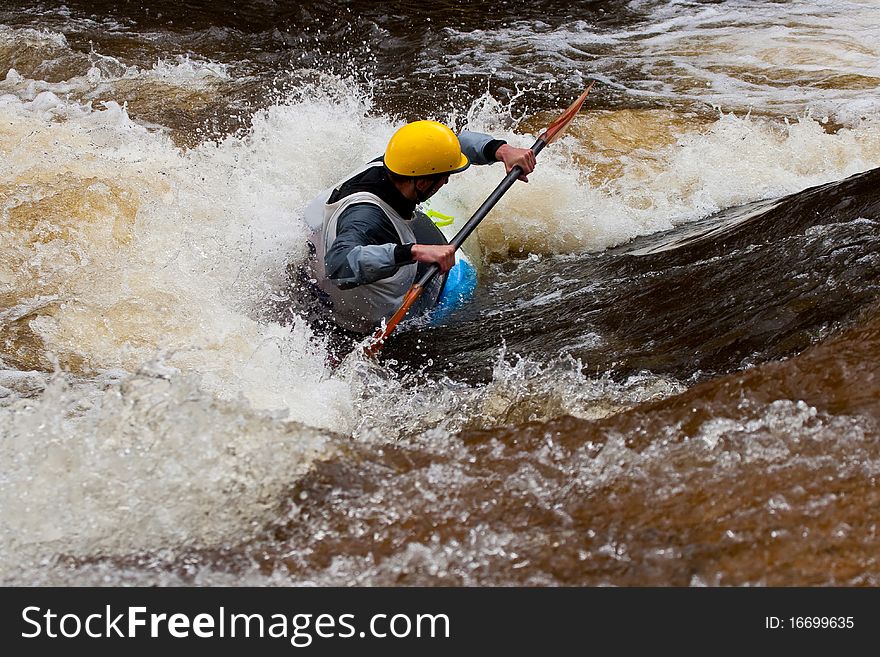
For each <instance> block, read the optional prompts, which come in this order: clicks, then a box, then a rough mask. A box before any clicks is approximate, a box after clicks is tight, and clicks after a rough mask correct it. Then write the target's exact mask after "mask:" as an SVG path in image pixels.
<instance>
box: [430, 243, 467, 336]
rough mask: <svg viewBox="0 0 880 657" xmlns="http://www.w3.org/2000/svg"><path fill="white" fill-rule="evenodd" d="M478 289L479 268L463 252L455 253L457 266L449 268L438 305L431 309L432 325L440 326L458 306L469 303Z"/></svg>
mask: <svg viewBox="0 0 880 657" xmlns="http://www.w3.org/2000/svg"><path fill="white" fill-rule="evenodd" d="M476 289H477V270H476V268H475V267H474V266H473V265H472V264H471V263H470V261H469V260H468V259H467V258H466V257H465V256H463V255H461V252H460V251H459V252H458V253H456V254H455V266H454V267H453V268H452V269H450V270H449V273H448V274H447V276H446V283H445V285H444V286H443V290H442V291H441V292H440V298H439V299H438V300H437V305H436V306H434V309H433V310H432V311H431V326H439V325H441V324H443V323H444V322H445V321H446V319H447V318H448V317H449V315H451V314H452V313H453V312H454V311H455V310H456V309H457V308H460V307H461V306H463V305H464V304H466V303H468V302H469V301H470V300H471V299H472V298H473V296H474V292H475V291H476Z"/></svg>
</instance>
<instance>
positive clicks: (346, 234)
mask: <svg viewBox="0 0 880 657" xmlns="http://www.w3.org/2000/svg"><path fill="white" fill-rule="evenodd" d="M493 162H503V163H504V165H505V167H506V169H507V171H510V170H511V169H512V168H513V167H514V166H517V165H518V166H520V167H521V168H522V170H523V175H522V176H521V180H523V181H526V182H528V178H527V176H528V174H529V173H531V172H532V171H533V170H534V168H535V154H534V153H533V152H532V151H531V150H530V149H528V148H515V147H513V146H511V145H509V144H508V143H507V142H506V141H504V140H500V139H493V138H492V137H491V136H490V135H485V134H482V133H478V132H471V131H467V130H465V131H462V132H461V133H459V134H458V135H456V134H455V133H454V132H453V131H452V130H450V129H449V128H448V127H447V126H445V125H443V124H442V123H438V122H436V121H415V122H413V123H408V124H407V125H405V126H403V127H402V128H400V129H399V130H397V131H396V132H395V133H394V134H393V135H392V137H391V139H390V140H389V142H388V146H387V147H386V149H385V154H384V156H382V157H379V158H377V159H375V160H373V161H372V162H369V163H368V164H366V165H365V166H364V167H362V168H361V169H360V170H358V171H356V172H355V173H353V174H352V175H350V176H348V178H346V179H345V180H344V181H343V182H341V183H339V184H337V185H336V186H334V187H333V188H331V189H328V190H325V191H323V192H322V193H321V194H319V195H318V196H317V197H316V198H315V199H314V200H313V201H312V202H311V203H310V204H309V206H308V207H307V208H306V211H305V220H306V223H307V224H308V226H309V228H310V231H311V235H310V239H309V243H310V249H311V257H310V258H309V261H308V264H307V267H306V268H305V271H304V273H305V275H306V276H307V277H308V282H309V283H310V285H311V291H312V294H313V295H314V296H315V299H316V300H317V301H318V302H319V306H320V307H321V308H322V310H323V314H324V315H325V316H326V317H329V318H330V319H331V320H332V322H333V323H334V324H335V325H337V326H338V327H341V328H342V329H344V331H346V332H348V333H349V335H350V336H351V337H355V336H357V337H362V336H364V335H367V334H369V333H371V332H372V331H373V330H375V329H376V327H377V326H379V325H380V324H381V322H382V321H383V320H385V319H387V318H389V317H390V316H391V315H392V314H393V313H394V311H395V310H397V308H398V307H399V306H400V304H401V302H402V299H403V296H404V294H405V293H406V291H407V290H408V289H409V287H410V285H411V284H412V283H413V281H414V279H415V276H416V271H417V267H418V265H419V264H420V263H424V265H428V264H430V263H437V265H439V267H440V270H441V272H443V273H445V272H448V271H449V269H451V268H452V266H453V265H454V264H455V249H454V248H453V247H452V246H450V245H448V244H445V240H441V241H442V242H443V243H439V244H437V243H435V244H430V243H425V242H426V241H430V240H425V239H419V237H418V235H417V233H418V232H419V228H418V225H417V222H418V220H419V219H422V220H423V221H425V222H427V223H429V224H430V219H427V218H425V217H424V215H422V214H421V213H418V212H416V206H417V205H418V204H419V203H421V202H424V201H426V200H427V199H429V198H430V197H431V196H433V195H434V194H436V193H437V191H438V190H439V189H440V188H441V187H443V185H445V184H446V183H447V182H448V181H449V177H450V176H451V175H452V174H454V173H460V172H461V171H464V170H465V169H466V168H468V166H470V165H471V164H478V165H480V164H491V163H493ZM430 227H431V228H432V229H434V227H433V224H430ZM434 230H435V231H436V229H434ZM421 232H423V233H424V230H422V231H421ZM436 232H437V234H440V233H439V231H436ZM434 280H436V281H437V284H436V285H435V288H436V289H434V290H431V291H430V293H429V291H428V290H426V292H425V294H423V295H422V298H421V299H420V306H421V307H420V308H415V309H414V314H415V313H418V312H421V311H424V310H426V309H428V308H430V307H432V306H433V305H434V304H435V303H436V302H437V296H438V295H439V292H440V287H441V285H442V280H443V277H441V276H435V277H434Z"/></svg>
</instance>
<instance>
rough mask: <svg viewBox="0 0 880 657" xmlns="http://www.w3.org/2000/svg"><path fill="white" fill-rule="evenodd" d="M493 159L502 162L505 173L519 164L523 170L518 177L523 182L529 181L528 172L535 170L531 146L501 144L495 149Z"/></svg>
mask: <svg viewBox="0 0 880 657" xmlns="http://www.w3.org/2000/svg"><path fill="white" fill-rule="evenodd" d="M495 159H496V160H498V161H499V162H504V168H505V169H507V173H510V170H511V169H513V167H515V166H517V165H519V167H520V168H521V169H522V170H523V172H522V175H521V176H520V177H519V179H520V180H522V181H523V182H529V174H530V173H531V172H532V171H534V170H535V154H534V153H533V152H532V149H531V148H514V147H513V146H511V145H510V144H502V145H501V146H499V147H498V150H497V151H495Z"/></svg>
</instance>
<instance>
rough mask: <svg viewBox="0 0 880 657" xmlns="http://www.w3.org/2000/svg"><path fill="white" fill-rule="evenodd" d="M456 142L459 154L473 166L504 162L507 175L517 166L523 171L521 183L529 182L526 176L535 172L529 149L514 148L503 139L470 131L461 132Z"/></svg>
mask: <svg viewBox="0 0 880 657" xmlns="http://www.w3.org/2000/svg"><path fill="white" fill-rule="evenodd" d="M458 142H459V143H460V144H461V152H462V153H464V154H465V155H467V158H468V159H469V160H470V161H471V162H473V163H474V164H492V163H493V162H504V168H505V169H506V170H507V172H508V173H509V172H510V170H511V169H513V167H515V166H519V167H520V168H521V169H522V170H523V173H522V175H521V176H520V177H519V179H520V180H522V181H523V182H529V178H528V175H529V174H530V173H531V172H532V171H534V170H535V154H534V153H533V152H532V149H530V148H516V147H514V146H511V145H510V144H508V143H507V142H506V141H504V140H503V139H494V138H492V137H491V136H490V135H484V134H483V133H481V132H472V131H470V130H462V131H461V132H460V133H459V134H458Z"/></svg>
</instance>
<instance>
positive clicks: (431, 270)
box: [364, 82, 593, 356]
mask: <svg viewBox="0 0 880 657" xmlns="http://www.w3.org/2000/svg"><path fill="white" fill-rule="evenodd" d="M592 88H593V82H590V84H589V85H588V86H587V88H586V89H585V90H584V93H582V94H581V95H580V96H579V97H578V99H577V100H576V101H574V102H573V103H572V104H571V105H570V106H569V108H568V109H567V110H565V112H563V113H562V115H561V116H560V117H559V118H558V119H556V120H555V121H554V122H553V123H551V124H550V126H549V127H548V128H547V129H546V130H544V132H543V133H541V136H540V137H538V140H537V141H536V142H535V143H534V145H533V146H532V151H533V152H534V153H535V155H537V154H538V153H540V152H541V151H542V150H544V147H545V146H548V145H549V144H552V143H553V142H554V141H556V140H557V139H558V138H559V137H560V136H561V135H562V133H563V132H564V131H565V129H566V128H567V127H568V124H569V123H571V120H572V119H573V118H574V117H575V115H576V114H577V113H578V111H580V109H581V106H582V105H583V104H584V101H585V100H586V99H587V94H588V93H590V89H592ZM521 174H522V169H521V168H520V167H519V166H515V167H513V168H512V169H511V170H510V173H508V174H507V175H506V176H505V177H504V180H502V181H501V182H500V183H499V185H498V187H496V188H495V191H493V192H492V193H491V194H489V198H487V199H486V200H485V201H483V204H482V205H481V206H480V207H479V208H478V209H477V211H476V212H474V214H473V216H472V217H471V218H470V219H468V221H467V223H466V224H465V225H464V226H462V228H461V230H459V231H458V233H456V235H455V237H453V238H452V241H451V242H450V244H451V245H452V246H454V247H455V249H456V250H458V249H460V248H461V245H462V244H464V241H465V240H466V239H467V238H468V236H469V235H470V234H471V233H472V232H473V231H474V229H475V228H476V227H477V225H478V224H479V223H480V222H481V221H482V220H483V219H484V218H485V216H486V215H487V214H489V211H490V210H491V209H492V208H493V207H495V204H496V203H498V201H499V200H500V199H501V197H502V196H504V194H505V192H507V190H508V189H510V188H511V187H512V186H513V183H514V182H516V180H517V179H518V178H519V177H520V175H521ZM439 271H440V267H439V265H437V264H436V263H433V264H431V266H430V267H428V269H427V270H426V271H425V273H424V274H422V276H421V278H419V280H417V281H416V282H415V283H413V285H412V286H411V287H410V288H409V290H408V291H407V293H406V294H405V295H404V297H403V303H401V305H400V308H398V309H397V312H396V313H394V315H392V316H391V319H389V320H388V321H387V322H386V323H385V326H384V327H380V328H378V329H377V330H376V333H374V334H373V339H372V340H371V341H370V343H369V345H368V346H367V347H366V348H365V349H364V353H366V354H367V355H368V356H375V355H376V354H377V353H379V350H380V349H381V348H382V345H383V344H384V343H385V340H386V339H387V338H388V336H389V335H390V334H391V332H392V331H393V330H394V329H395V328H397V325H398V324H400V322H401V321H402V320H403V318H404V317H406V313H407V312H409V309H410V308H411V307H412V305H413V304H414V303H415V302H416V300H417V299H418V298H419V297H420V296H421V294H422V292H423V291H424V289H425V286H426V285H427V284H428V281H430V280H431V278H433V277H434V275H435V274H436V273H437V272H439Z"/></svg>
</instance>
